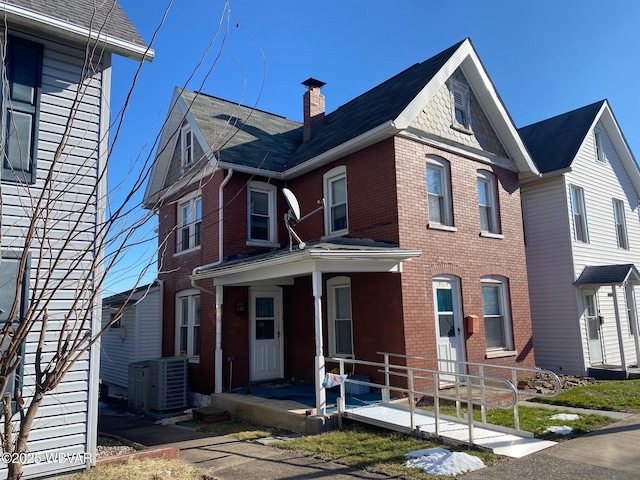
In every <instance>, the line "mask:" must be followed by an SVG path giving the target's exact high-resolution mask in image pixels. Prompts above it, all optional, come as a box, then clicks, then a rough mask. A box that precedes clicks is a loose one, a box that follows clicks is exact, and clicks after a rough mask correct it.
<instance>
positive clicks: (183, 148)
mask: <svg viewBox="0 0 640 480" xmlns="http://www.w3.org/2000/svg"><path fill="white" fill-rule="evenodd" d="M187 134H190V135H191V144H190V145H189V147H188V148H189V156H190V157H191V160H189V159H188V158H187V156H186V153H187V145H186V144H185V143H186V138H187ZM193 162H194V159H193V130H191V127H190V126H189V125H185V126H184V127H182V128H181V129H180V165H182V168H184V167H188V166H189V165H192V164H193Z"/></svg>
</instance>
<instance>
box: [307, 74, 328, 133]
mask: <svg viewBox="0 0 640 480" xmlns="http://www.w3.org/2000/svg"><path fill="white" fill-rule="evenodd" d="M302 85H304V86H305V87H308V90H307V91H306V92H304V96H303V97H302V100H303V102H302V103H303V106H302V110H303V113H304V128H303V133H302V140H303V141H304V142H306V141H307V140H310V139H312V138H313V137H314V136H315V134H316V133H318V130H320V129H321V128H322V125H323V124H324V95H322V94H321V93H320V89H321V88H322V87H323V86H325V85H326V83H324V82H321V81H320V80H316V79H315V78H309V79H307V80H305V81H304V82H302Z"/></svg>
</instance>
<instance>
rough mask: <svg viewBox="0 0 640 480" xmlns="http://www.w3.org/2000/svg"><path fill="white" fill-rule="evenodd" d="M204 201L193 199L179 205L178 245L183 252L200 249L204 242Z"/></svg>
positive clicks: (178, 249)
mask: <svg viewBox="0 0 640 480" xmlns="http://www.w3.org/2000/svg"><path fill="white" fill-rule="evenodd" d="M201 237H202V199H201V198H200V197H192V198H190V199H186V200H183V201H181V202H180V203H179V204H178V245H177V251H178V252H182V251H185V250H191V249H193V248H196V247H199V246H200V243H201V240H202V238H201Z"/></svg>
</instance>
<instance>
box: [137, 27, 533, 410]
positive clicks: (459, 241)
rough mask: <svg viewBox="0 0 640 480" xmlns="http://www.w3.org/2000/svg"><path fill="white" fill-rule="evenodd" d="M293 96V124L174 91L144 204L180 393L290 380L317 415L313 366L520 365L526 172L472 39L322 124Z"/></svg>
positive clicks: (526, 329) (313, 84)
mask: <svg viewBox="0 0 640 480" xmlns="http://www.w3.org/2000/svg"><path fill="white" fill-rule="evenodd" d="M303 84H304V85H305V86H306V87H307V91H306V92H305V93H304V97H303V111H304V122H303V123H299V122H294V121H290V120H287V119H285V118H282V117H279V116H277V115H274V114H271V113H267V112H263V111H260V110H256V109H251V108H247V107H244V106H239V105H237V104H235V103H233V102H229V101H225V100H221V99H219V98H215V97H211V96H208V95H205V94H203V93H196V92H191V91H187V90H181V89H176V90H175V92H174V95H173V98H172V100H171V107H170V112H169V114H168V118H167V122H166V124H165V127H164V131H163V135H162V138H161V142H160V145H159V148H158V153H157V156H156V160H155V163H154V166H153V170H152V172H151V178H150V181H149V184H148V186H147V191H146V193H145V205H146V207H147V208H154V209H157V211H158V215H159V238H160V242H161V251H162V252H163V254H162V256H161V258H160V259H159V266H160V272H161V273H160V274H159V278H160V279H161V280H162V281H163V282H164V288H165V290H164V294H165V296H164V323H163V333H164V336H163V355H165V356H172V355H176V354H178V355H187V356H189V357H190V359H191V365H190V366H191V370H190V373H191V378H190V382H191V387H192V388H193V389H194V390H195V391H198V392H203V393H207V392H211V391H215V392H221V391H223V390H226V389H228V388H234V387H237V386H241V385H245V384H247V383H250V382H258V381H262V380H269V379H275V378H292V377H294V378H296V379H306V380H314V381H315V384H316V386H317V400H318V401H319V403H320V404H321V403H322V398H323V397H322V395H323V393H322V387H321V379H322V377H323V374H324V357H325V356H338V357H339V356H346V357H354V358H357V359H359V360H371V361H380V359H381V357H380V355H379V354H378V352H381V351H386V352H392V353H399V354H406V355H419V356H428V357H439V358H443V359H453V360H456V359H457V360H466V361H476V362H488V363H494V364H500V365H508V366H515V365H518V366H523V367H533V366H534V357H533V351H532V338H531V322H530V314H529V296H528V287H527V273H526V265H525V251H524V240H523V232H522V216H521V208H520V191H519V181H520V180H521V179H523V178H531V177H535V176H536V175H537V170H536V168H535V166H534V164H533V162H532V160H531V158H530V157H529V155H528V153H527V151H526V149H525V148H524V145H523V143H522V141H521V140H520V137H519V136H518V134H517V131H516V129H515V127H514V125H513V123H512V121H511V119H510V117H509V115H508V113H507V111H506V109H505V107H504V105H503V104H502V102H501V100H500V98H499V96H498V94H497V92H496V91H495V88H494V86H493V83H492V82H491V80H490V78H489V77H488V75H487V72H486V71H485V70H484V68H483V66H482V64H481V62H480V60H479V59H478V56H477V54H476V52H475V50H474V48H473V46H472V44H471V41H470V40H469V39H466V40H464V41H462V42H460V43H458V44H456V45H454V46H452V47H450V48H449V49H447V50H445V51H443V52H441V53H439V54H437V55H436V56H434V57H432V58H431V59H429V60H426V61H425V62H422V63H419V64H416V65H414V66H412V67H410V68H408V69H407V70H405V71H403V72H401V73H399V74H398V75H396V76H394V77H393V78H391V79H389V80H387V81H385V82H384V83H382V84H380V85H378V86H377V87H375V88H373V89H371V90H369V91H368V92H366V93H364V94H362V95H360V96H359V97H357V98H355V99H353V100H351V101H350V102H348V103H346V104H345V105H343V106H341V107H340V108H338V109H337V110H335V111H334V112H331V113H328V114H325V111H324V97H323V95H322V94H321V92H320V89H321V87H322V86H323V85H324V84H323V83H322V82H320V81H318V80H315V79H309V80H307V81H306V82H304V83H303ZM283 187H286V188H287V189H289V190H290V191H292V192H294V194H295V196H296V198H297V202H298V203H299V207H300V210H301V212H302V215H303V216H305V215H307V214H311V215H309V216H308V217H307V218H303V219H302V220H301V221H300V222H298V223H296V222H295V221H293V222H292V223H295V225H294V227H293V230H294V231H295V234H296V235H297V236H298V237H299V239H300V240H302V241H303V242H304V245H302V244H301V245H299V241H298V239H296V237H295V236H293V237H292V241H291V246H292V248H290V237H289V234H288V231H287V228H286V226H285V222H284V221H283V216H284V215H285V213H286V212H287V211H288V209H289V206H288V204H287V201H286V199H285V196H284V195H283V194H282V192H281V190H282V188H283ZM323 199H324V208H321V206H320V209H319V204H322V200H323ZM318 209H319V211H316V210H318ZM313 212H315V213H313ZM162 242H166V243H164V244H162ZM303 247H304V248H303ZM473 316H475V317H477V319H475V321H474V319H473ZM465 317H469V318H470V319H469V320H468V321H465ZM478 319H479V320H480V321H478ZM473 327H475V328H473ZM449 365H450V364H448V363H442V364H441V365H440V366H441V368H444V369H446V368H452V367H450V366H449ZM359 373H363V372H359ZM366 373H367V374H371V375H372V376H374V377H375V375H376V373H375V371H372V372H366Z"/></svg>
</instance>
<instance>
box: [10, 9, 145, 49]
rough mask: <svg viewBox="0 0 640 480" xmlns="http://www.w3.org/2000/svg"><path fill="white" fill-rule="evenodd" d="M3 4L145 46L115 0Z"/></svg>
mask: <svg viewBox="0 0 640 480" xmlns="http://www.w3.org/2000/svg"><path fill="white" fill-rule="evenodd" d="M6 3H8V4H11V5H15V6H18V7H21V8H24V9H27V10H31V11H34V12H36V13H39V14H42V15H45V16H48V17H52V18H55V19H58V20H61V21H63V22H68V23H70V24H72V25H76V26H79V27H83V28H87V29H92V30H94V31H102V32H104V33H106V34H108V35H109V36H112V37H114V38H117V39H119V40H123V41H125V42H128V43H132V44H134V45H138V46H140V47H144V46H146V44H145V42H144V40H142V37H141V36H140V34H139V33H138V31H137V30H136V28H135V27H134V26H133V24H132V23H131V21H130V20H129V17H127V15H126V14H125V13H124V11H123V10H122V8H121V7H120V4H119V3H118V2H117V1H115V0H107V1H95V0H6Z"/></svg>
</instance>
